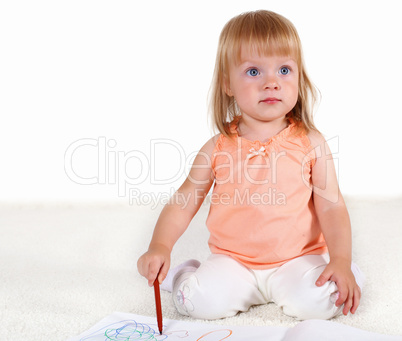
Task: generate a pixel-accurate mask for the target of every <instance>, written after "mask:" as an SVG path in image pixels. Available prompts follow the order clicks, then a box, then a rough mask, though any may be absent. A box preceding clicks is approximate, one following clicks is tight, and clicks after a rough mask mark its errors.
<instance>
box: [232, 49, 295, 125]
mask: <svg viewBox="0 0 402 341" xmlns="http://www.w3.org/2000/svg"><path fill="white" fill-rule="evenodd" d="M229 79H230V80H229V82H227V83H226V84H225V92H226V94H227V95H228V96H234V98H235V100H236V102H237V105H238V106H239V107H240V109H241V112H242V115H243V116H244V115H247V116H249V117H250V118H253V119H255V120H258V121H264V122H269V121H275V120H283V119H284V117H285V115H286V114H287V113H289V112H290V111H291V110H292V109H293V107H294V106H295V105H296V102H297V97H298V83H299V70H298V66H297V63H296V61H295V60H294V59H292V58H291V57H288V56H277V55H273V56H260V55H259V54H257V53H250V51H247V49H242V53H241V59H240V62H239V63H238V64H237V65H236V64H233V65H231V66H230V71H229Z"/></svg>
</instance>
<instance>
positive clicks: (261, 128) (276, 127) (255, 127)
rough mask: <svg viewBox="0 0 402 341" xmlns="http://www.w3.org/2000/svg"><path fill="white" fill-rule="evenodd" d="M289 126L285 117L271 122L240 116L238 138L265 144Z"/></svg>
mask: <svg viewBox="0 0 402 341" xmlns="http://www.w3.org/2000/svg"><path fill="white" fill-rule="evenodd" d="M288 126H289V121H288V119H287V117H286V116H284V117H283V118H280V119H276V120H273V121H258V120H255V119H249V118H248V117H245V116H242V117H241V118H240V121H239V123H238V126H237V132H238V134H239V136H241V137H243V138H245V139H247V140H250V141H260V142H262V143H264V142H267V141H268V140H269V139H270V138H272V137H273V136H275V135H277V134H279V133H280V132H281V131H282V130H284V129H286V128H287V127H288Z"/></svg>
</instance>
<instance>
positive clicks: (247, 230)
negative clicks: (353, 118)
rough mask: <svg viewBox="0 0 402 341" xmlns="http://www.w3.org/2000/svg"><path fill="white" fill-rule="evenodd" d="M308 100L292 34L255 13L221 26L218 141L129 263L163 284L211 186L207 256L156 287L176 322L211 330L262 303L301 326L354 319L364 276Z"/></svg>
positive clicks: (282, 22)
mask: <svg viewBox="0 0 402 341" xmlns="http://www.w3.org/2000/svg"><path fill="white" fill-rule="evenodd" d="M314 100H315V90H314V87H313V85H312V83H311V82H310V80H309V78H308V76H307V74H306V71H305V66H304V61H303V56H302V50H301V43H300V40H299V36H298V34H297V31H296V29H295V28H294V26H293V25H292V23H291V22H289V21H288V20H287V19H285V18H284V17H282V16H280V15H278V14H276V13H273V12H269V11H264V10H262V11H256V12H249V13H244V14H241V15H239V16H237V17H234V18H233V19H231V20H230V21H229V22H228V23H227V24H226V26H225V27H224V28H223V31H222V33H221V36H220V41H219V47H218V53H217V58H216V65H215V74H214V80H213V92H212V96H211V108H212V112H213V119H214V123H215V125H216V127H217V128H218V130H219V131H220V134H219V135H217V136H215V137H213V138H211V139H210V140H209V141H208V142H207V143H206V144H205V145H204V146H203V147H202V149H201V150H200V152H199V153H198V155H197V157H196V158H195V160H194V164H193V166H192V169H191V171H190V173H189V176H188V178H187V179H186V180H185V182H184V183H183V185H182V186H181V187H180V188H179V189H178V191H177V192H176V193H175V195H174V197H172V200H171V201H170V203H169V204H167V205H166V206H165V207H164V209H163V211H162V213H161V215H160V217H159V220H158V222H157V224H156V227H155V231H154V234H153V237H152V241H151V243H150V246H149V249H148V251H147V252H146V253H145V254H144V255H142V256H141V257H140V259H139V260H138V270H139V272H140V274H141V275H143V276H144V277H146V278H147V280H148V283H149V285H152V284H153V282H154V281H155V279H156V278H157V280H158V281H159V282H160V283H162V282H163V281H164V280H165V278H166V276H167V275H168V270H169V267H170V254H171V251H172V248H173V246H174V244H175V243H176V241H177V240H178V239H179V237H180V236H181V235H182V233H183V232H184V231H185V230H186V228H187V226H188V225H189V223H190V221H191V219H192V218H193V217H194V215H195V214H196V212H197V211H198V209H199V208H200V206H201V204H202V202H203V200H204V198H205V197H206V195H207V193H208V192H209V190H210V188H211V186H212V185H214V187H213V193H212V195H211V198H210V199H211V207H210V212H209V216H208V219H207V227H208V229H209V231H210V238H209V247H210V250H211V253H212V254H211V255H210V256H209V258H208V259H207V260H206V261H205V262H204V263H203V264H200V263H199V262H197V261H189V262H186V263H185V264H182V265H180V266H178V267H177V268H175V269H172V270H170V271H169V276H167V278H166V281H165V283H163V287H165V288H167V289H169V290H171V291H172V293H173V301H174V304H175V306H176V308H177V310H178V311H179V312H180V313H181V314H184V315H188V316H192V317H194V318H200V319H217V318H223V317H229V316H233V315H235V314H237V313H238V312H242V311H247V310H248V309H249V308H250V307H251V306H253V305H258V304H265V303H268V302H275V303H276V304H277V305H278V306H279V307H280V308H281V309H282V310H283V312H284V313H285V314H286V315H289V316H293V317H296V318H297V319H302V320H304V319H312V318H315V319H329V318H332V317H334V316H336V315H338V314H340V313H341V312H343V314H345V315H347V314H348V312H349V311H350V312H351V313H355V312H356V309H357V307H358V305H359V301H360V296H361V290H360V288H361V286H362V282H363V275H362V274H361V272H360V270H359V268H358V267H357V266H356V265H355V264H354V263H352V260H351V254H352V251H351V226H350V220H349V216H348V212H347V209H346V207H345V203H344V200H343V197H342V195H341V193H340V191H339V187H338V183H337V178H336V173H335V168H334V164H333V161H332V156H331V153H330V150H329V148H328V145H327V144H326V142H325V140H324V138H323V136H322V135H321V134H320V133H319V131H318V130H317V128H316V127H315V126H314V123H313V118H312V107H313V104H314ZM184 198H186V200H184ZM188 198H191V200H188Z"/></svg>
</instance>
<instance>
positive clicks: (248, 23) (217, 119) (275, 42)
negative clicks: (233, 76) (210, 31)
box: [210, 10, 317, 136]
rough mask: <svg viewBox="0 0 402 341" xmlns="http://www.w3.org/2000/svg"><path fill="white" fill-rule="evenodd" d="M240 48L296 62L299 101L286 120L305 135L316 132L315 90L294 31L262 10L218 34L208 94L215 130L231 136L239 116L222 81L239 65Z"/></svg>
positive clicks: (234, 21)
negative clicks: (294, 122)
mask: <svg viewBox="0 0 402 341" xmlns="http://www.w3.org/2000/svg"><path fill="white" fill-rule="evenodd" d="M242 47H246V48H248V49H249V51H252V52H257V53H258V54H260V55H265V56H271V55H285V56H291V57H292V58H294V59H295V61H296V63H297V66H298V69H299V84H298V98H297V102H296V105H295V107H294V108H293V109H292V111H291V112H290V113H289V114H288V117H290V118H292V119H293V120H294V121H296V122H300V123H301V126H302V128H303V129H304V130H305V131H306V132H309V131H311V130H316V131H317V128H316V127H315V125H314V122H313V107H314V105H315V102H316V100H317V90H316V88H315V87H314V85H313V84H312V82H311V81H310V79H309V78H308V76H307V73H306V68H305V66H304V60H303V53H302V47H301V42H300V38H299V35H298V33H297V31H296V28H295V27H294V26H293V24H292V23H291V22H290V21H289V20H288V19H286V18H284V17H283V16H281V15H279V14H277V13H274V12H271V11H265V10H260V11H255V12H246V13H242V14H240V15H238V16H236V17H234V18H232V19H231V20H230V21H229V22H228V23H227V24H226V25H225V27H224V28H223V30H222V32H221V35H220V37H219V45H218V52H217V56H216V62H215V71H214V77H213V81H212V86H211V93H210V111H211V113H212V119H213V123H214V126H215V128H217V129H218V131H219V132H220V133H222V134H224V135H226V136H230V135H231V132H230V122H232V121H234V120H236V119H237V118H238V117H239V116H240V115H241V112H240V108H239V107H238V106H237V104H236V102H235V100H234V98H233V97H230V96H228V95H227V94H226V92H225V81H226V82H228V81H229V68H230V65H232V63H235V64H236V63H238V62H239V61H240V57H241V48H242Z"/></svg>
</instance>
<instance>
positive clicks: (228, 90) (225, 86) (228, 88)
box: [223, 77, 233, 97]
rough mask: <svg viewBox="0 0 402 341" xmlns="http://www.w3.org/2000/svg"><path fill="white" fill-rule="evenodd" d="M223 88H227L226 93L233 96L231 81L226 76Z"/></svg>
mask: <svg viewBox="0 0 402 341" xmlns="http://www.w3.org/2000/svg"><path fill="white" fill-rule="evenodd" d="M223 88H224V90H225V93H226V95H228V96H229V97H233V92H232V90H231V89H230V82H229V80H228V79H227V77H225V78H224V79H223Z"/></svg>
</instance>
